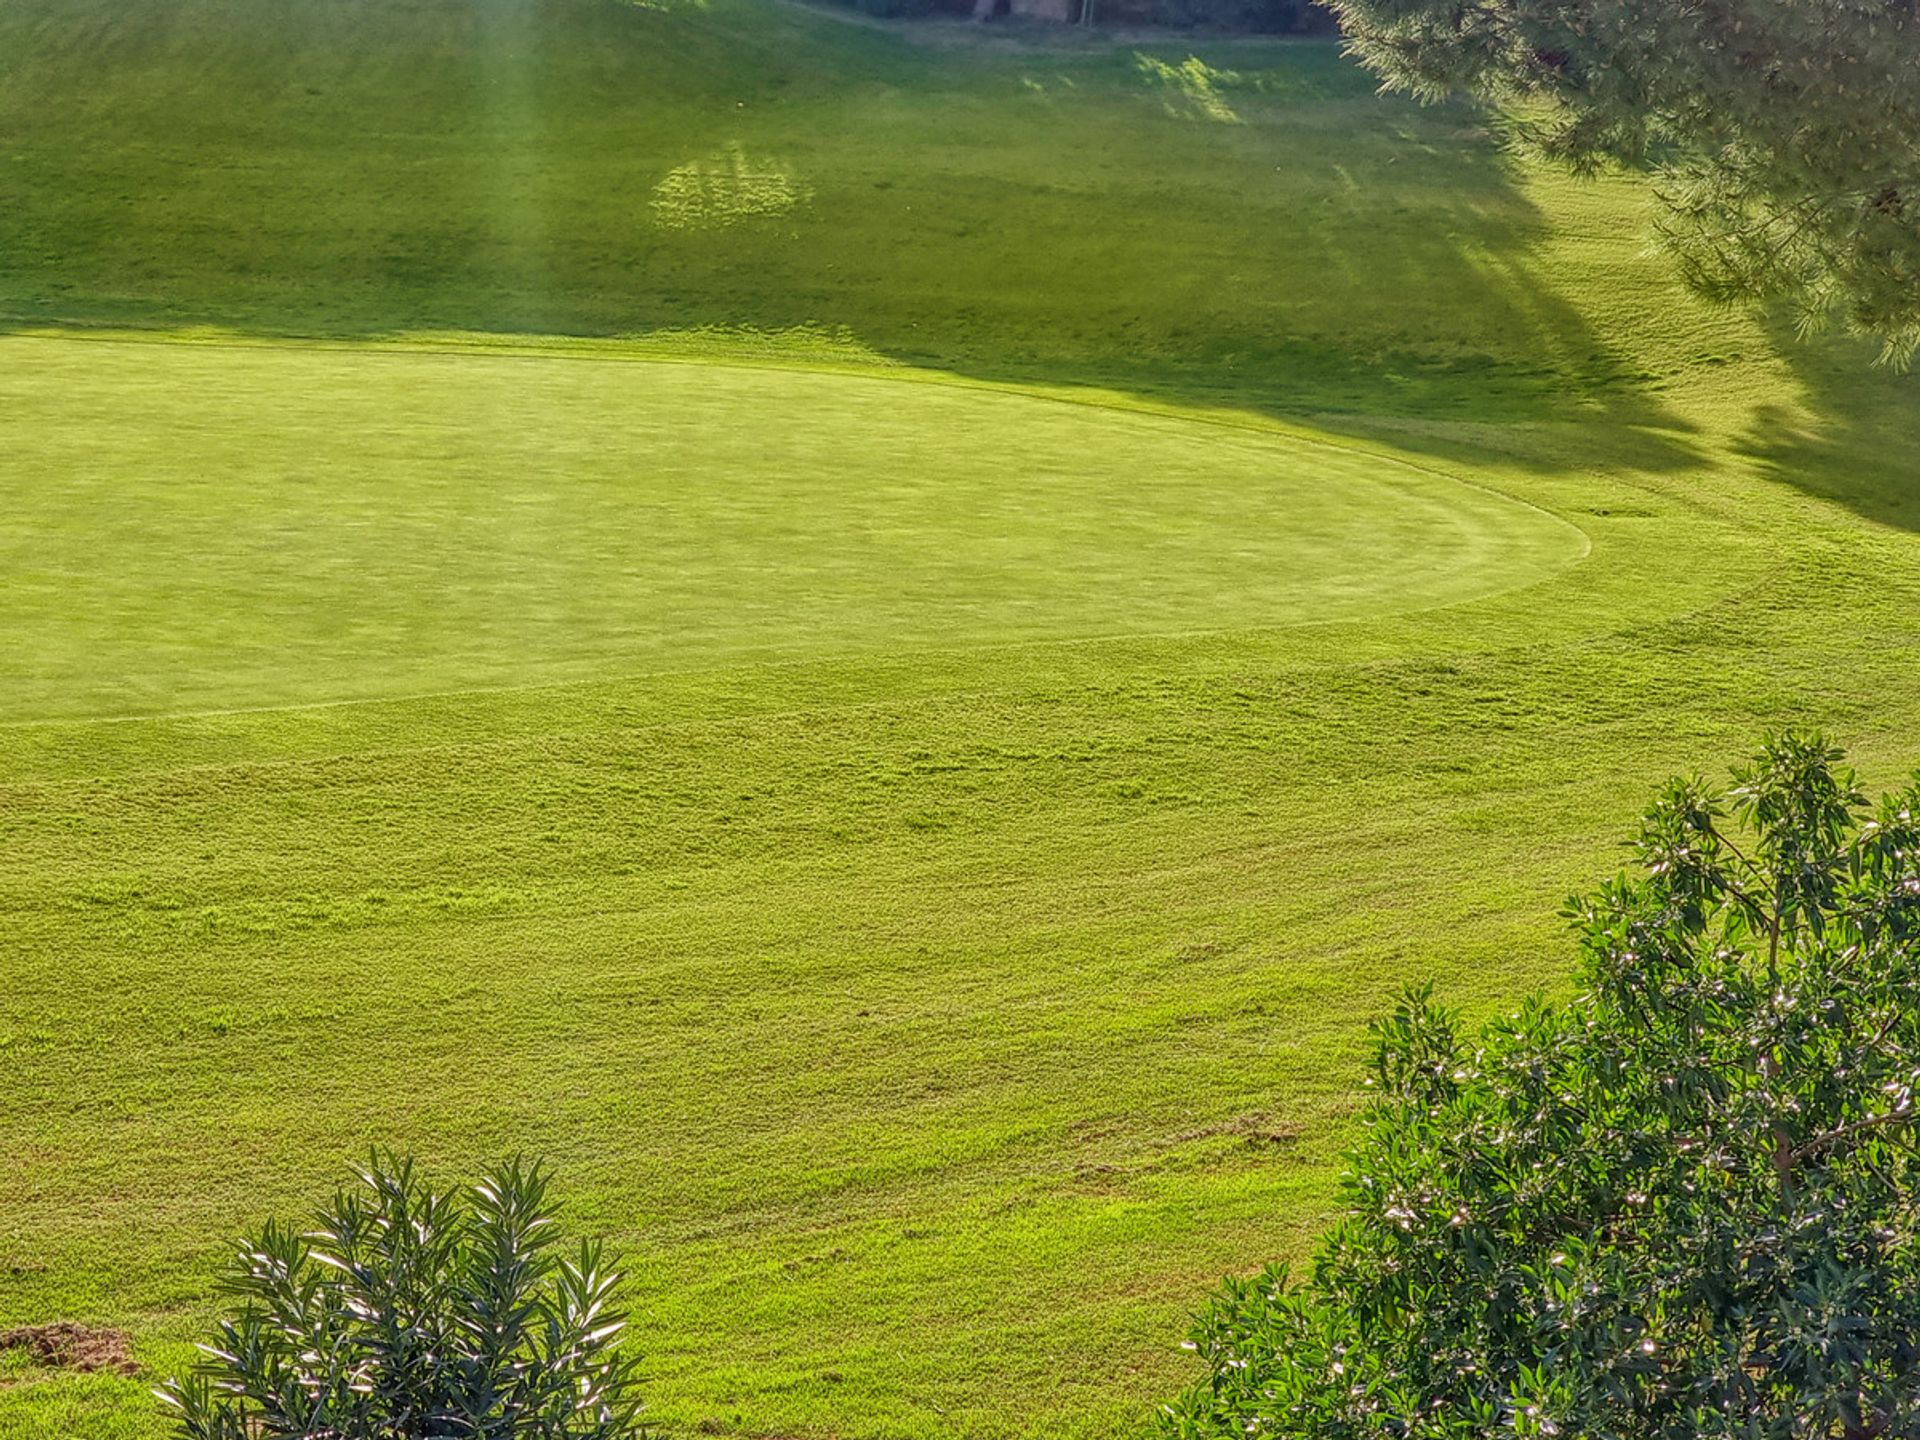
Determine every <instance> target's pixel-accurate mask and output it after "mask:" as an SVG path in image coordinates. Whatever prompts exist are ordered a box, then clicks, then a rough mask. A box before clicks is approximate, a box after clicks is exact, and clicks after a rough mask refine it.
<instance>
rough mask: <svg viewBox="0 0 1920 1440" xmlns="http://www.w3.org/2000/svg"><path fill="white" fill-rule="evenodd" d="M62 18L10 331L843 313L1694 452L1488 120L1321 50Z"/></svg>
mask: <svg viewBox="0 0 1920 1440" xmlns="http://www.w3.org/2000/svg"><path fill="white" fill-rule="evenodd" d="M83 8H90V7H83ZM70 11H71V7H70V6H67V7H61V6H56V5H55V4H54V3H53V0H21V3H20V4H19V5H17V6H14V7H12V8H11V10H10V12H9V15H10V18H9V17H0V52H5V51H9V50H11V51H12V53H14V54H15V55H24V56H26V57H27V58H26V59H25V60H23V61H19V62H17V63H16V64H15V66H14V68H13V69H12V70H11V71H10V72H8V73H6V74H4V75H0V132H4V133H8V134H9V138H10V142H11V144H12V160H11V166H10V168H11V171H12V174H11V176H9V177H6V178H7V179H8V180H9V182H10V186H11V189H12V192H13V194H12V196H11V198H10V203H9V205H7V206H6V207H0V256H3V257H5V259H4V262H0V315H10V316H12V317H14V318H13V320H12V322H11V323H12V324H13V325H14V326H15V327H25V326H33V325H45V324H48V323H63V324H72V323H79V324H102V325H115V326H127V327H135V328H148V329H169V328H174V327H183V326H185V327H190V326H208V325H211V326H216V327H221V328H224V329H228V330H231V331H236V332H240V333H244V334H249V335H260V336H309V337H313V336H324V337H329V338H336V339H372V338H383V337H392V336H396V335H403V334H407V333H416V332H421V331H469V332H483V333H493V334H503V335H512V334H538V335H570V336H634V335H644V334H647V333H649V332H659V331H674V332H684V331H706V330H712V331H718V332H722V333H727V332H733V333H738V332H742V331H749V332H796V331H805V330H809V329H816V330H817V329H819V328H820V327H827V328H828V329H831V330H833V331H835V332H839V333H844V334H848V335H850V336H851V337H852V338H853V340H854V341H856V342H857V343H858V345H859V346H860V347H863V348H864V349H865V350H866V351H867V352H869V353H876V354H878V355H880V356H884V357H888V358H891V359H895V360H898V361H903V362H906V363H908V364H911V365H915V366H922V367H927V368H934V369H941V370H947V371H953V372H956V373H959V374H962V375H967V376H971V377H976V378H982V379H988V380H994V381H1004V382H1014V383H1046V384H1052V385H1062V384H1072V385H1091V386H1100V387H1104V388H1109V389H1117V390H1123V391H1129V392H1134V393H1139V394H1144V395H1151V396H1155V397H1161V398H1165V399H1168V400H1173V401H1178V402H1182V403H1187V404H1198V405H1220V406H1231V407H1235V408H1242V409H1245V408H1252V409H1257V410H1261V411H1264V412H1267V413H1270V414H1274V415H1287V416H1301V415H1313V416H1315V417H1316V423H1327V422H1326V417H1329V416H1331V417H1334V419H1333V422H1332V423H1334V424H1335V426H1336V427H1337V425H1338V417H1339V416H1340V415H1343V414H1346V415H1352V416H1354V417H1356V420H1358V418H1359V417H1367V418H1369V419H1371V418H1375V417H1387V418H1389V419H1396V418H1397V419H1404V420H1409V421H1414V422H1426V421H1436V422H1452V421H1465V422H1474V423H1489V422H1491V423H1499V422H1507V421H1519V420H1527V421H1542V420H1551V421H1563V422H1572V423H1574V424H1576V425H1578V426H1581V427H1583V428H1586V427H1591V430H1592V432H1593V434H1594V436H1595V443H1596V445H1597V446H1601V445H1603V447H1604V454H1605V455H1606V457H1607V459H1608V460H1609V461H1610V462H1613V463H1624V464H1631V465H1640V466H1646V467H1656V466H1661V465H1672V464H1675V463H1680V462H1683V461H1684V460H1685V459H1686V458H1687V457H1688V455H1689V454H1690V450H1689V447H1688V443H1687V440H1686V436H1685V434H1684V427H1683V426H1682V424H1681V422H1680V421H1679V420H1678V419H1677V418H1676V417H1675V416H1674V414H1672V413H1671V412H1670V411H1669V410H1668V409H1667V408H1666V407H1665V406H1663V404H1662V403H1661V400H1660V398H1659V396H1658V395H1657V394H1656V393H1654V392H1653V390H1652V389H1651V388H1650V387H1649V385H1648V384H1647V381H1648V379H1649V377H1648V376H1647V375H1646V374H1645V373H1644V372H1642V371H1641V370H1640V369H1639V368H1638V367H1637V365H1636V363H1635V362H1634V360H1633V359H1632V358H1631V357H1629V356H1627V355H1625V354H1623V353H1621V352H1620V351H1618V350H1617V349H1615V348H1613V347H1611V346H1609V345H1607V344H1604V343H1602V342H1601V341H1600V340H1599V339H1598V338H1596V336H1595V335H1594V333H1593V332H1592V330H1591V329H1590V327H1589V326H1588V325H1587V323H1586V322H1585V320H1584V319H1583V317H1582V315H1581V314H1580V313H1579V312H1578V311H1577V310H1576V309H1575V308H1574V307H1573V306H1572V305H1570V304H1568V303H1566V301H1565V300H1564V299H1562V298H1561V296H1560V294H1559V292H1558V291H1557V290H1556V289H1555V287H1554V285H1553V284H1552V283H1550V282H1549V280H1548V278H1547V276H1546V275H1545V274H1544V273H1543V269H1544V267H1543V265H1542V262H1541V260H1540V258H1539V251H1540V247H1541V245H1542V243H1543V241H1544V239H1545V237H1546V236H1547V234H1548V225H1547V221H1546V219H1545V217H1543V216H1542V215H1541V214H1540V213H1539V211H1538V210H1537V209H1536V208H1535V207H1534V205H1533V204H1532V203H1531V202H1530V201H1529V200H1528V199H1527V198H1526V197H1525V196H1524V195H1522V194H1521V193H1520V191H1519V190H1518V188H1517V187H1516V185H1515V184H1514V182H1513V177H1512V174H1511V172H1510V170H1509V167H1508V165H1507V162H1505V161H1504V160H1503V158H1502V157H1501V155H1500V154H1499V153H1498V150H1497V148H1496V146H1495V145H1494V143H1493V142H1492V140H1491V139H1490V138H1489V137H1487V136H1486V135H1485V134H1483V133H1481V132H1479V131H1477V130H1475V129H1474V128H1473V117H1472V116H1471V114H1470V113H1469V112H1466V111H1464V110H1455V109H1447V108H1441V109H1436V110H1428V111H1422V110H1419V109H1417V108H1416V107H1413V106H1411V105H1408V104H1404V103H1400V102H1394V101H1383V100H1381V99H1379V98H1377V97H1376V96H1375V95H1374V93H1373V85H1372V82H1371V80H1370V79H1369V78H1368V77H1367V76H1365V75H1364V74H1362V73H1361V72H1359V71H1358V70H1357V69H1356V68H1354V67H1353V66H1352V65H1350V64H1349V63H1348V62H1346V61H1345V60H1344V59H1343V58H1341V56H1340V55H1339V53H1338V50H1337V47H1335V46H1333V45H1331V44H1309V43H1293V44H1285V43H1251V42H1247V43H1238V44H1227V43H1222V44H1218V45H1215V44H1206V43H1199V42H1190V41H1183V40H1179V39H1177V38H1175V39H1170V40H1169V41H1168V42H1167V43H1165V44H1163V45H1162V44H1156V45H1144V46H1143V45H1136V44H1130V43H1123V44H1094V45H1077V46H1047V45H1038V46H1029V47H1023V46H1018V45H1014V46H1007V45H994V46H990V47H984V48H979V49H974V50H969V49H966V48H963V47H956V46H951V45H949V46H945V47H929V46H925V45H916V44H913V43H907V42H904V41H903V40H902V39H901V38H900V36H899V35H898V34H897V33H894V32H889V31H886V30H877V29H868V28H864V27H850V26H843V25H837V24H834V23H832V22H831V21H828V20H824V19H822V18H820V17H818V16H815V15H810V14H805V13H802V12H799V11H797V10H791V9H787V8H783V7H776V6H768V5H765V4H763V3H748V0H715V4H714V5H713V6H712V7H711V8H710V9H700V10H692V9H686V8H679V9H673V8H666V9H662V8H658V7H644V6H640V5H635V4H625V3H612V0H483V3H479V4H454V3H451V0H426V3H422V4H420V5H416V6H409V7H394V6H387V5H377V4H372V3H362V0H343V3H339V4H335V5H329V6H311V5H306V4H295V3H292V0H183V3H182V4H181V5H179V6H175V7H168V8H166V9H164V10H162V9H160V8H157V7H132V8H128V7H99V14H98V15H97V16H96V17H95V18H94V20H93V22H92V23H91V24H90V25H88V26H85V27H80V28H83V29H85V31H86V34H85V39H86V44H85V45H78V44H76V45H73V46H68V47H63V46H61V45H59V44H54V43H49V41H48V39H47V37H48V36H49V35H55V36H57V35H58V34H60V33H63V32H62V27H63V26H64V27H66V28H67V29H73V28H74V26H75V24H76V22H75V21H74V20H73V18H72V15H71V13H70ZM56 12H57V13H56ZM76 33H77V32H76ZM1196 46H1197V48H1199V49H1201V50H1205V51H1206V58H1204V59H1203V58H1201V57H1200V56H1199V55H1196V54H1195V53H1194V49H1195V48H1196ZM74 96H91V97H96V99H95V100H94V101H92V102H88V103H77V102H75V101H74V100H73V98H72V97H74ZM109 96H110V97H111V100H112V103H111V104H108V103H106V100H105V99H104V98H98V97H109ZM55 101H58V102H59V103H54V102H55ZM7 323H8V322H6V321H0V327H4V326H5V325H6V324H7ZM1438 428H1440V429H1444V428H1445V427H1444V425H1442V426H1440V427H1438ZM1433 435H1434V432H1432V431H1428V430H1423V429H1422V428H1421V425H1420V424H1418V423H1416V424H1410V425H1409V426H1408V427H1407V430H1406V433H1405V435H1404V438H1403V443H1405V444H1406V445H1408V446H1409V447H1411V448H1416V449H1417V448H1421V447H1423V446H1424V447H1426V448H1429V449H1434V450H1438V449H1442V448H1445V446H1446V445H1447V444H1449V443H1450V442H1448V441H1446V440H1445V439H1438V438H1433Z"/></svg>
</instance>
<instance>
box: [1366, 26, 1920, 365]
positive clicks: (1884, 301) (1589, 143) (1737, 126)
mask: <svg viewBox="0 0 1920 1440" xmlns="http://www.w3.org/2000/svg"><path fill="white" fill-rule="evenodd" d="M1333 3H1334V7H1335V9H1337V10H1338V12H1339V14H1340V16H1341V21H1342V24H1343V26H1344V27H1345V29H1346V32H1347V35H1348V37H1349V40H1350V42H1351V45H1352V48H1353V50H1354V51H1355V53H1356V54H1358V55H1359V57H1360V58H1361V59H1362V60H1363V61H1364V62H1365V63H1366V64H1367V65H1368V66H1370V67H1371V68H1372V69H1373V70H1374V71H1375V72H1376V73H1378V74H1379V75H1380V76H1381V77H1382V78H1383V79H1384V80H1385V82H1386V84H1387V85H1388V86H1389V87H1391V88H1396V89H1401V90H1406V91H1410V92H1412V93H1414V94H1416V95H1419V96H1421V97H1423V98H1427V99H1434V98H1438V97H1440V96H1443V95H1448V94H1453V93H1456V92H1465V93H1468V94H1471V95H1474V96H1477V97H1479V98H1481V99H1484V100H1489V101H1492V102H1494V103H1496V104H1499V105H1501V106H1502V107H1503V108H1505V109H1506V110H1507V111H1508V113H1509V114H1510V115H1511V116H1512V117H1513V120H1514V124H1515V129H1516V133H1517V134H1518V135H1519V136H1520V137H1521V138H1523V139H1524V140H1525V141H1526V142H1528V143H1529V144H1530V145H1532V146H1533V147H1535V148H1537V149H1538V150H1540V151H1542V152H1544V153H1545V154H1547V155H1549V156H1553V157H1556V158H1558V159H1560V160H1563V161H1565V162H1567V163H1569V164H1571V165H1572V166H1574V167H1575V168H1576V169H1580V170H1592V169H1594V168H1596V167H1599V166H1601V165H1604V164H1607V163H1609V162H1621V163H1625V164H1629V165H1636V166H1639V165H1649V166H1651V167H1653V168H1654V170H1655V171H1656V174H1657V186H1658V192H1659V197H1660V219H1659V233H1660V236H1661V238H1662V240H1663V241H1664V243H1665V246H1666V248H1668V249H1669V250H1670V251H1671V252H1672V254H1673V255H1674V256H1675V257H1677V259H1678V261H1679V265H1680V269H1681V272H1682V274H1683V275H1684V276H1685V278H1686V279H1687V281H1688V283H1689V284H1690V285H1691V286H1692V287H1693V288H1694V289H1695V290H1697V291H1699V292H1700V293H1702V294H1704V295H1707V296H1709V297H1712V298H1715V299H1718V300H1724V301H1737V300H1763V301H1764V300H1780V301H1785V302H1787V303H1789V304H1791V305H1792V306H1794V307H1795V308H1796V309H1797V310H1798V312H1799V314H1800V317H1801V319H1802V321H1803V322H1804V323H1805V324H1808V325H1811V324H1814V323H1818V322H1819V321H1820V320H1822V319H1824V318H1825V317H1827V316H1828V315H1831V314H1835V313H1837V314H1838V315H1839V316H1841V317H1842V318H1843V319H1844V320H1845V322H1846V323H1847V324H1848V325H1850V326H1851V327H1852V328H1853V329H1855V330H1856V331H1859V332H1861V333H1863V334H1866V335H1870V336H1873V337H1875V338H1877V339H1878V340H1879V341H1880V342H1881V343H1882V345H1883V346H1884V347H1885V348H1884V354H1885V355H1886V357H1888V358H1891V359H1894V360H1896V361H1899V362H1901V363H1905V362H1906V361H1908V360H1909V359H1911V357H1912V355H1913V353H1914V351H1915V348H1916V346H1917V345H1920V4H1916V3H1915V0H1333Z"/></svg>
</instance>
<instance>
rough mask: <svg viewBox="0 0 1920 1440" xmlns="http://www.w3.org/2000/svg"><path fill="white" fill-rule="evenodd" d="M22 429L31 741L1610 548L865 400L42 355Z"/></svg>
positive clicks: (281, 350) (292, 362) (1481, 507)
mask: <svg viewBox="0 0 1920 1440" xmlns="http://www.w3.org/2000/svg"><path fill="white" fill-rule="evenodd" d="M0 413H4V414H6V415H7V416H8V417H10V421H11V423H10V426H9V429H10V430H11V432H12V434H11V438H10V441H9V448H10V450H11V456H10V470H11V474H12V481H11V491H12V493H11V497H10V504H9V506H8V511H7V514H6V517H5V519H4V520H0V566H4V571H5V573H6V575H7V577H8V581H7V584H6V586H5V587H4V590H0V597H4V598H0V697H4V700H3V702H0V713H4V716H5V718H7V719H13V720H19V719H33V718H38V717H48V716H55V715H66V716H75V715H82V716H84V715H100V716H105V715H122V714H141V713H155V712H166V711H176V710H194V709H217V708H228V707H250V706H270V705H286V704H307V703H315V702H322V701H335V700H348V699H357V698H371V697H377V696H390V695H400V694H407V693H417V692H424V691H434V690H442V689H465V688H480V687H489V686H501V685H517V684H528V683H542V682H555V681H564V680H570V679H581V678H588V677H595V676H604V675H614V674H632V673H643V672H648V671H654V670H665V669H676V668H686V667H708V666H715V665H727V664H738V663H750V662H759V661H768V660H782V659H789V658H802V657H807V658H811V657H818V656H821V655H832V654H841V653H847V652H851V651H857V650H864V649H874V648H903V647H908V648H911V647H944V646H956V645H971V644H979V643H1004V642H1008V641H1016V642H1018V641H1042V640H1061V639H1077V638H1086V637H1093V636H1106V635H1130V634H1155V633H1168V632H1180V631H1201V630H1219V629H1227V628H1234V627H1266V626H1283V625H1298V624H1303V623H1311V622H1319V621H1328V620H1345V619H1352V618H1355V617H1358V616H1365V615H1371V614H1377V613H1381V612H1385V611H1391V610H1406V609H1411V608H1419V607H1427V606H1433V605H1440V604H1446V603H1450V602H1455V601H1459V600H1463V599H1467V598H1469V597H1472V596H1475V595H1480V594H1485V593H1488V592H1491V591H1495V590H1503V589H1508V588H1511V587H1514V586H1518V585H1523V584H1527V583H1530V582H1533V581H1537V580H1539V579H1541V578H1543V577H1545V576H1547V575H1549V574H1551V573H1552V572H1554V571H1555V570H1556V569H1558V568H1560V567H1563V566H1565V565H1567V564H1568V563H1570V562H1572V561H1573V560H1575V559H1577V558H1578V557H1579V556H1580V554H1582V553H1583V549H1584V545H1585V541H1584V537H1583V536H1582V535H1581V533H1580V532H1579V531H1577V530H1576V529H1574V528H1573V527H1571V526H1569V525H1567V524H1566V523H1564V522H1563V521H1561V520H1558V519H1556V518H1554V517H1553V516H1551V515H1549V514H1547V513H1546V512H1544V511H1541V510H1538V509H1535V508H1533V507H1530V506H1527V505H1523V504H1520V503H1518V502H1516V501H1513V500H1510V499H1507V498H1505V497H1503V496H1500V495H1498V494H1495V493H1493V492H1492V491H1487V490H1482V489H1478V488H1475V487H1473V486H1469V485H1464V484H1460V483H1458V482H1456V481H1453V480H1449V479H1447V478H1445V477H1442V476H1438V475H1434V474H1432V473H1429V472H1426V471H1423V470H1420V469H1417V468H1413V467H1409V466H1406V465H1402V464H1399V463H1397V462H1395V461H1392V460H1389V459H1386V458H1383V457H1381V456H1378V455H1373V454H1368V453H1362V452H1357V451H1353V450H1349V449H1343V448H1340V447H1337V446H1331V445H1323V444H1316V443H1312V442H1309V441H1304V440H1300V439H1296V438H1294V437H1291V436H1288V435H1283V434H1279V433H1270V432H1266V431H1261V430H1257V429H1248V428H1241V427H1236V426H1232V425H1220V424H1206V423H1195V422H1192V421H1186V420H1181V419H1176V418H1169V417H1163V416H1159V415H1153V414H1145V413H1140V412H1136V411H1127V410H1120V409H1114V408H1110V407H1104V406H1098V405H1081V404H1067V403H1061V402H1059V401H1054V400H1048V399H1044V398H1039V397H1032V396H1027V395H1021V394H1014V393H1008V392H1003V391H995V390H988V389H982V388H975V387H966V386H951V385H940V384H911V383H901V382H897V381H891V380H888V379H885V378H866V377H860V376H850V375H845V374H832V373H820V372H804V371H785V370H774V369H766V368H738V367H733V368H730V367H725V366H718V365H709V364H681V363H670V362H650V361H639V360H632V359H606V358H600V359H585V358H572V357H567V356H539V355H525V354H519V355H515V354H499V353H491V354H489V353H484V352H474V351H426V350H413V351H398V350H387V351H366V350H346V349H327V348H319V349H307V348H296V347H291V346H247V345H240V346H229V345H197V344H153V343H139V342H119V341H102V340H93V339H78V338H72V339H68V338H46V337H15V338H11V339H8V340H5V341H0Z"/></svg>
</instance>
